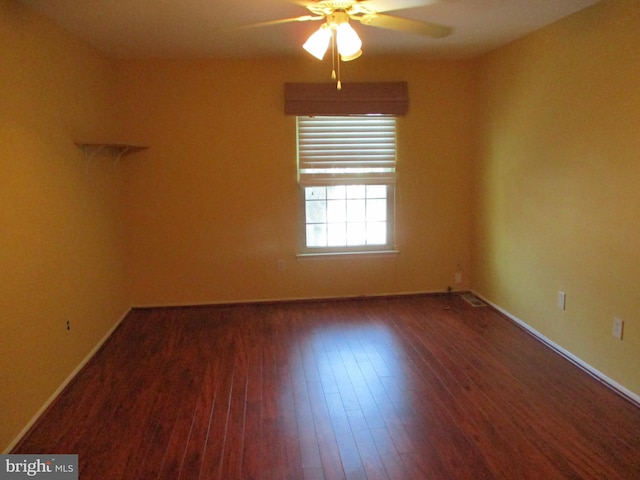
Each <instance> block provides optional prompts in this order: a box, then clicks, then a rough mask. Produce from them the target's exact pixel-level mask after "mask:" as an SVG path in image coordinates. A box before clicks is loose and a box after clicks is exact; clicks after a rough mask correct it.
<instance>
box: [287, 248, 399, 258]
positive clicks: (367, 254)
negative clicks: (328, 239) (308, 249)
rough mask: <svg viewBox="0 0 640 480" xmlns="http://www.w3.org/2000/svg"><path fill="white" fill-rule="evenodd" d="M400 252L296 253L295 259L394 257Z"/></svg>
mask: <svg viewBox="0 0 640 480" xmlns="http://www.w3.org/2000/svg"><path fill="white" fill-rule="evenodd" d="M399 253H400V251H398V250H367V251H362V252H319V253H298V254H297V255H296V258H297V259H298V260H312V259H324V258H327V259H330V258H344V257H358V258H364V257H395V256H396V255H398V254H399Z"/></svg>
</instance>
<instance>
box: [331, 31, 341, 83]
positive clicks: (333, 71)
mask: <svg viewBox="0 0 640 480" xmlns="http://www.w3.org/2000/svg"><path fill="white" fill-rule="evenodd" d="M337 62H338V75H337V76H336V34H335V32H334V31H332V32H331V80H336V79H337V83H336V88H337V89H338V90H342V82H341V81H340V54H338V60H337Z"/></svg>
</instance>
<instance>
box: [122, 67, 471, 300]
mask: <svg viewBox="0 0 640 480" xmlns="http://www.w3.org/2000/svg"><path fill="white" fill-rule="evenodd" d="M118 70H119V82H118V88H119V92H120V97H121V99H120V101H119V104H120V105H122V108H121V110H120V113H121V115H122V122H121V123H122V124H123V125H127V132H126V133H127V135H132V136H133V137H134V138H135V139H136V141H140V142H142V143H145V144H149V145H151V148H150V149H149V150H148V151H146V152H144V153H143V154H140V155H137V156H136V158H131V160H130V161H127V162H126V165H124V166H123V171H125V172H126V173H125V178H126V179H127V188H128V190H127V191H128V200H127V205H129V208H128V212H127V213H128V226H129V232H130V246H131V252H130V257H129V263H130V267H131V273H132V282H133V291H132V297H133V303H134V304H136V305H167V304H193V303H211V302H228V301H249V300H270V299H284V298H287V299H288V298H309V297H331V296H347V295H363V294H388V293H398V292H425V291H434V290H438V291H443V290H445V289H446V288H447V286H448V285H451V286H453V287H456V288H464V287H467V288H468V286H469V285H470V284H469V283H465V284H463V285H455V283H454V273H455V270H456V265H457V264H458V263H460V264H461V266H462V267H463V269H465V268H466V269H467V274H468V273H469V272H468V268H469V263H470V225H471V222H470V216H471V208H470V207H471V203H470V202H471V188H470V187H471V169H470V165H471V163H470V160H471V158H472V154H473V150H472V148H473V143H472V137H471V136H470V135H469V131H470V128H471V125H472V122H473V110H472V109H473V103H474V102H473V100H474V98H475V97H474V85H475V83H476V79H475V72H476V67H475V64H474V63H473V62H464V63H462V62H438V63H429V62H424V61H419V60H416V59H400V60H397V59H388V58H380V59H372V58H365V57H363V58H362V59H359V60H358V62H354V63H353V64H348V65H346V66H345V67H344V68H343V71H342V74H343V80H344V81H345V82H347V81H363V80H370V81H373V80H406V81H408V84H409V95H410V113H409V114H408V115H407V116H406V117H402V118H399V119H398V184H397V204H396V207H397V208H396V210H397V217H398V218H397V226H398V228H397V240H398V242H397V243H398V249H399V250H400V254H399V255H397V256H392V257H380V258H373V257H364V258H358V259H354V258H340V259H335V258H334V259H314V260H298V259H296V253H297V249H298V198H297V194H298V187H297V184H296V144H295V119H294V117H291V116H285V115H284V100H283V90H284V88H283V84H284V82H286V81H322V80H325V79H326V80H329V73H330V63H327V62H324V63H320V62H317V61H316V60H315V59H306V58H305V57H303V60H295V59H293V60H292V59H290V60H283V59H270V60H234V61H224V60H211V61H205V60H203V61H149V62H143V61H134V62H120V63H119V64H118ZM279 259H282V260H284V266H285V269H284V271H279V270H278V268H277V265H278V260H279ZM466 278H468V275H466Z"/></svg>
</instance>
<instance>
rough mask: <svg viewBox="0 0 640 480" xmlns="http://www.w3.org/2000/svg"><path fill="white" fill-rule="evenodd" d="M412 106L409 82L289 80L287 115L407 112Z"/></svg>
mask: <svg viewBox="0 0 640 480" xmlns="http://www.w3.org/2000/svg"><path fill="white" fill-rule="evenodd" d="M408 110H409V88H408V86H407V82H371V83H343V84H342V90H338V89H337V88H336V84H335V83H285V84H284V113H285V114H286V115H298V116H303V115H311V116H313V115H365V114H370V113H380V114H387V115H405V114H406V113H407V111H408Z"/></svg>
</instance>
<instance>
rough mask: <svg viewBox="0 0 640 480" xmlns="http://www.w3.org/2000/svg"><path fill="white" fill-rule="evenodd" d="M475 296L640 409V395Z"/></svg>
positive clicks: (494, 305) (497, 307)
mask: <svg viewBox="0 0 640 480" xmlns="http://www.w3.org/2000/svg"><path fill="white" fill-rule="evenodd" d="M473 294H474V295H476V296H477V297H478V298H481V299H482V300H483V301H484V302H486V303H488V304H489V305H491V306H492V307H493V308H495V309H496V310H498V311H499V312H500V313H502V314H503V315H504V316H505V317H507V318H508V319H509V320H511V321H512V322H514V323H515V324H517V325H518V326H519V327H521V328H523V329H524V330H526V331H527V332H528V333H529V334H531V335H532V336H533V337H535V338H536V339H537V340H538V341H540V342H542V343H543V344H544V345H546V346H547V347H549V348H551V349H552V350H554V351H555V352H557V353H558V354H560V355H562V356H563V357H564V358H566V359H567V360H569V361H570V362H571V363H573V364H574V365H576V366H577V367H579V368H580V369H582V370H584V371H585V372H586V373H588V374H589V375H591V376H592V377H594V378H595V379H596V380H598V381H600V382H602V383H604V384H605V385H606V386H607V387H609V388H611V389H612V390H613V391H614V392H616V393H617V394H619V395H621V396H622V397H624V398H625V399H627V400H629V401H630V402H632V403H634V404H635V405H636V406H638V407H640V395H637V394H636V393H634V392H632V391H631V390H629V389H628V388H626V387H624V386H623V385H620V384H619V383H618V382H616V381H615V380H613V379H612V378H610V377H608V376H607V375H605V374H604V373H602V372H601V371H599V370H598V369H596V368H594V367H592V366H591V365H589V364H588V363H587V362H585V361H584V360H582V359H581V358H579V357H577V356H575V355H574V354H573V353H571V352H570V351H568V350H566V349H565V348H563V347H561V346H560V345H558V344H557V343H555V342H554V341H552V340H550V339H549V338H547V337H545V336H544V335H543V334H542V333H540V332H539V331H537V330H536V329H535V328H533V327H532V326H531V325H529V324H527V323H526V322H524V321H522V320H520V319H519V318H518V317H516V316H515V315H512V314H511V313H509V312H507V311H506V310H505V309H503V308H501V307H499V306H498V305H496V304H495V303H493V302H491V301H489V300H488V299H486V298H485V297H483V296H482V295H480V294H479V293H477V292H475V291H474V292H473Z"/></svg>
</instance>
